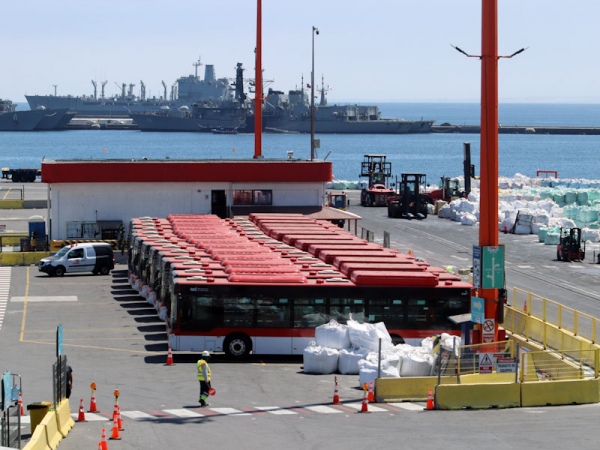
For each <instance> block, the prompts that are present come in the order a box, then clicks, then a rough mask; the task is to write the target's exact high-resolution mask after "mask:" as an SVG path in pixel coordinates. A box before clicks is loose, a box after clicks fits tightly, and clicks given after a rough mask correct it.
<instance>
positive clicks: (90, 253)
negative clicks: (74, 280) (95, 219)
mask: <svg viewBox="0 0 600 450" xmlns="http://www.w3.org/2000/svg"><path fill="white" fill-rule="evenodd" d="M114 268H115V258H114V253H113V248H112V246H111V245H110V244H108V243H106V242H93V243H85V244H73V245H69V246H67V247H63V248H61V249H60V251H59V252H58V253H56V255H54V256H50V257H48V258H44V259H42V260H40V263H39V265H38V270H39V271H40V272H44V273H47V274H48V275H50V276H51V277H52V276H54V275H57V276H59V277H62V276H63V275H64V274H65V273H75V272H92V273H93V274H94V275H96V274H98V273H100V274H102V275H108V274H109V273H110V271H111V270H112V269H114Z"/></svg>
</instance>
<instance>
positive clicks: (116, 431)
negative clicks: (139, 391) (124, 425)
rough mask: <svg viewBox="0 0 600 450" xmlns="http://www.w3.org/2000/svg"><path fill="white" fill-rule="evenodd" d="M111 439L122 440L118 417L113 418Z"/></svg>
mask: <svg viewBox="0 0 600 450" xmlns="http://www.w3.org/2000/svg"><path fill="white" fill-rule="evenodd" d="M110 438H111V439H121V435H120V434H119V421H118V420H117V416H115V417H113V426H112V434H111V435H110Z"/></svg>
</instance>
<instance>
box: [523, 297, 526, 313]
mask: <svg viewBox="0 0 600 450" xmlns="http://www.w3.org/2000/svg"><path fill="white" fill-rule="evenodd" d="M523 311H524V312H527V300H525V301H524V302H523Z"/></svg>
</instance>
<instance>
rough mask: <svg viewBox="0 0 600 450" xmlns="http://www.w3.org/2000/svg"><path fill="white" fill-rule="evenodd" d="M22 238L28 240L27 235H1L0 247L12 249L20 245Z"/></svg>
mask: <svg viewBox="0 0 600 450" xmlns="http://www.w3.org/2000/svg"><path fill="white" fill-rule="evenodd" d="M23 238H29V235H27V234H23V233H21V234H9V233H2V245H9V246H12V247H16V246H19V245H21V239H23Z"/></svg>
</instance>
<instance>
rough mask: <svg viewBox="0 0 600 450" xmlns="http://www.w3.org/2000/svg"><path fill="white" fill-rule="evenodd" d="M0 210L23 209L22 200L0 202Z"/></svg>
mask: <svg viewBox="0 0 600 450" xmlns="http://www.w3.org/2000/svg"><path fill="white" fill-rule="evenodd" d="M0 209H23V200H0Z"/></svg>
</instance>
